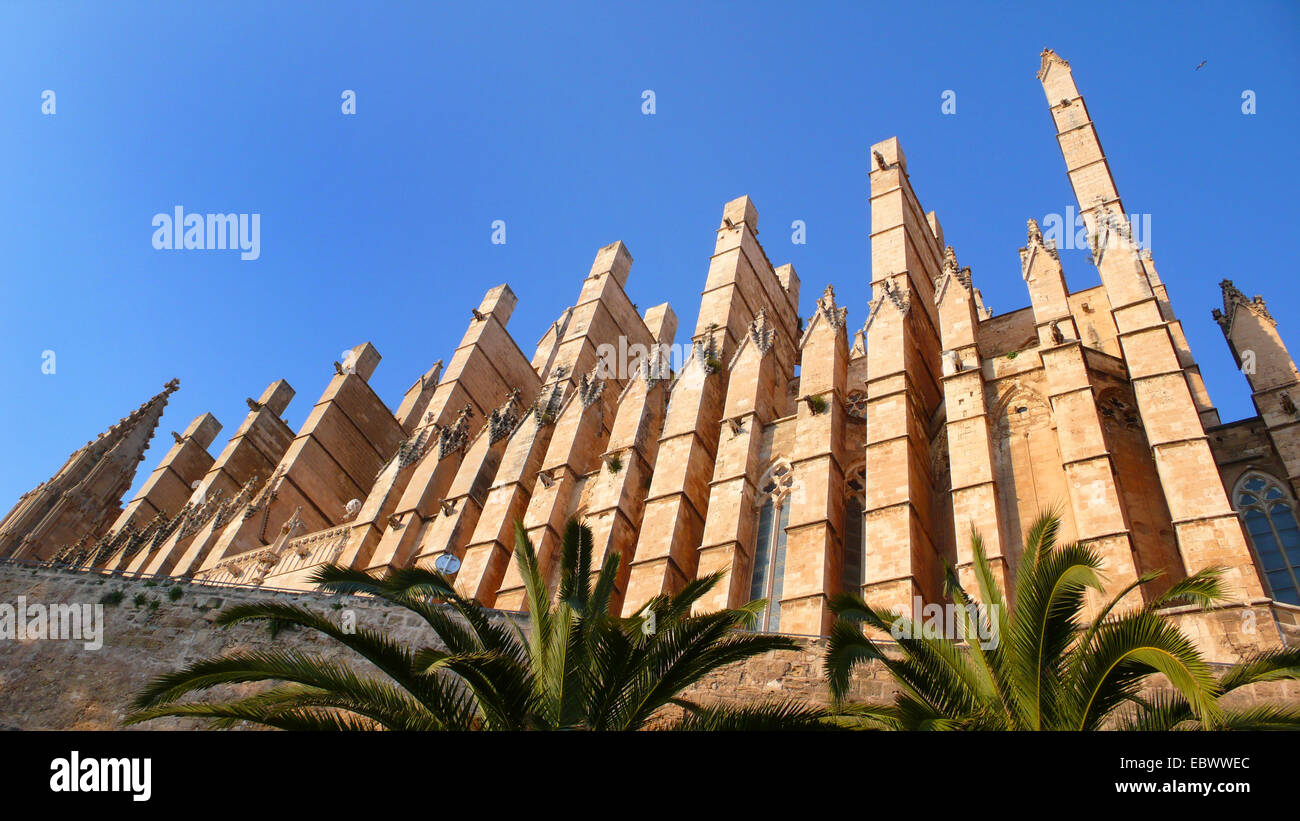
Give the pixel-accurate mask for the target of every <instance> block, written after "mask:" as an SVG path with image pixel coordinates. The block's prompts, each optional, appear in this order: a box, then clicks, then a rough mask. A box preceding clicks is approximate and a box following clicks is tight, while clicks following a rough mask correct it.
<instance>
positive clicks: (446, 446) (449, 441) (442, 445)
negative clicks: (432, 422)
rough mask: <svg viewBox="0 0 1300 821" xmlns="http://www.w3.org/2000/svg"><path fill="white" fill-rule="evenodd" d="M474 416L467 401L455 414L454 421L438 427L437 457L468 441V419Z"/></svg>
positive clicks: (459, 447) (456, 448)
mask: <svg viewBox="0 0 1300 821" xmlns="http://www.w3.org/2000/svg"><path fill="white" fill-rule="evenodd" d="M473 417H474V406H473V405H470V404H469V403H468V402H467V403H465V407H463V408H461V410H460V413H459V414H457V415H456V421H455V422H452V423H451V424H450V425H448V426H446V427H443V428H439V429H438V458H439V459H442V458H444V457H445V456H447V454H449V453H454V452H456V451H458V450H460V449H461V448H463V447H464V446H465V443H466V442H468V441H469V420H470V419H472V418H473Z"/></svg>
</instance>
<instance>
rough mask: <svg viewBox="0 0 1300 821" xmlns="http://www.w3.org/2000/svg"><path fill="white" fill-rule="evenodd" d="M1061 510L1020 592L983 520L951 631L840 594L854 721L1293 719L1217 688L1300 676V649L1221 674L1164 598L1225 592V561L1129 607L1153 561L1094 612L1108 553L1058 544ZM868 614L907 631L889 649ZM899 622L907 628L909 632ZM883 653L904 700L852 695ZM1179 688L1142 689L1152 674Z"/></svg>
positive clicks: (1133, 725)
mask: <svg viewBox="0 0 1300 821" xmlns="http://www.w3.org/2000/svg"><path fill="white" fill-rule="evenodd" d="M1059 527H1060V519H1059V518H1058V517H1057V516H1055V515H1052V514H1043V515H1042V516H1040V517H1039V519H1038V520H1037V521H1036V522H1035V523H1034V525H1033V527H1032V528H1031V529H1030V531H1029V533H1028V534H1027V536H1026V539H1025V552H1024V557H1023V560H1022V562H1021V564H1020V567H1019V569H1018V572H1017V579H1016V587H1015V606H1014V607H1008V605H1007V604H1006V602H1005V601H1004V600H1003V597H1002V594H1001V592H1000V591H999V589H998V587H997V585H996V583H995V581H994V577H993V572H992V570H991V569H990V567H989V562H988V559H987V557H986V556H985V554H984V546H983V543H982V542H981V540H980V537H979V534H978V533H975V532H974V531H972V533H971V548H972V553H973V554H974V562H973V569H974V574H975V578H976V581H977V583H978V586H979V596H980V600H979V602H976V601H975V600H974V599H973V598H972V597H971V596H970V595H969V594H968V593H967V592H966V590H964V589H963V588H962V586H961V584H960V582H959V581H958V578H957V575H956V573H955V571H954V570H953V569H952V567H949V568H948V571H947V583H946V589H947V591H948V593H949V595H950V596H951V597H952V600H953V602H954V604H955V605H957V607H956V616H955V618H954V623H955V625H956V627H957V632H958V635H957V636H956V637H955V638H944V637H939V636H936V635H933V632H934V631H927V630H926V629H924V627H923V626H916V627H915V628H914V626H913V625H912V624H911V622H910V621H909V620H908V619H906V618H904V617H902V616H899V615H897V614H895V613H892V612H888V611H884V610H880V609H877V608H874V607H872V606H870V605H868V604H866V603H865V602H864V601H863V600H862V599H861V598H860V597H859V596H856V595H841V596H838V597H836V598H835V599H833V600H832V602H831V609H832V611H833V612H834V613H835V614H836V616H837V619H836V622H835V624H834V626H833V627H832V631H831V636H830V640H829V642H828V647H827V655H826V662H825V665H826V672H827V676H828V678H829V679H830V688H831V695H832V698H833V700H834V702H835V703H836V704H837V705H838V707H839V711H840V713H841V714H842V715H844V716H847V717H848V719H847V720H848V721H849V722H850V723H855V724H858V725H860V726H870V727H883V728H887V729H925V730H953V729H975V730H1097V729H1102V728H1105V727H1115V728H1121V729H1152V730H1155V729H1159V730H1166V729H1295V728H1297V727H1300V710H1297V709H1296V708H1293V707H1279V706H1263V707H1255V708H1252V709H1249V710H1239V711H1234V710H1228V709H1225V708H1224V707H1222V706H1221V705H1220V704H1219V701H1218V700H1219V697H1220V696H1222V695H1224V694H1225V693H1228V692H1230V691H1232V690H1235V689H1237V688H1238V687H1242V686H1244V685H1247V684H1252V683H1255V682H1261V681H1274V680H1279V679H1295V678H1300V650H1297V649H1288V650H1272V651H1268V652H1263V653H1259V654H1257V655H1255V656H1254V657H1252V658H1250V659H1248V660H1246V661H1244V662H1242V663H1240V664H1237V665H1234V666H1233V667H1231V668H1230V669H1229V670H1228V671H1227V672H1226V673H1224V674H1222V675H1220V676H1218V677H1216V676H1215V675H1214V673H1213V671H1212V669H1211V667H1210V665H1209V664H1207V663H1206V662H1205V660H1204V659H1203V658H1202V657H1201V654H1200V653H1199V652H1198V651H1197V650H1196V648H1195V646H1193V644H1192V642H1191V641H1190V640H1188V639H1187V637H1185V636H1184V635H1183V634H1182V633H1181V632H1179V630H1178V629H1177V628H1176V627H1175V626H1174V625H1173V624H1172V623H1171V622H1170V621H1169V620H1167V619H1165V618H1164V617H1163V616H1161V615H1160V614H1159V613H1157V612H1156V610H1157V609H1158V608H1160V607H1163V606H1166V605H1168V604H1170V603H1171V602H1175V601H1184V602H1190V603H1196V604H1201V605H1207V604H1212V603H1213V602H1216V601H1219V600H1221V599H1223V598H1224V591H1223V588H1222V586H1221V583H1220V580H1219V579H1220V574H1221V571H1220V570H1219V569H1217V568H1212V569H1208V570H1203V571H1201V572H1198V573H1195V574H1193V575H1191V576H1189V577H1188V578H1186V579H1183V580H1182V581H1180V582H1178V583H1176V584H1174V585H1172V586H1171V587H1170V588H1169V590H1168V591H1167V592H1165V593H1164V594H1162V595H1159V596H1156V597H1154V598H1152V599H1151V600H1150V601H1148V602H1147V603H1146V604H1145V605H1144V606H1143V607H1141V608H1140V609H1127V610H1124V611H1123V612H1120V611H1121V608H1119V606H1118V605H1119V603H1120V601H1121V600H1122V599H1124V598H1125V596H1127V595H1128V594H1129V593H1131V592H1133V591H1134V590H1137V589H1138V588H1140V587H1141V586H1143V585H1146V584H1148V583H1150V582H1151V581H1153V580H1155V579H1156V578H1158V577H1159V575H1160V574H1158V573H1149V574H1145V575H1143V576H1142V577H1141V578H1139V579H1137V580H1136V581H1134V582H1133V583H1132V584H1130V585H1128V586H1127V587H1125V588H1124V589H1123V590H1120V591H1119V592H1118V593H1116V594H1115V596H1114V597H1113V598H1112V599H1111V600H1110V602H1109V603H1108V604H1106V605H1105V606H1104V607H1103V608H1102V609H1101V611H1100V612H1099V613H1098V614H1097V616H1096V617H1095V618H1094V619H1093V620H1092V621H1091V623H1087V624H1085V623H1084V621H1083V619H1082V618H1081V616H1082V611H1083V608H1084V596H1085V592H1086V590H1087V589H1088V588H1092V589H1094V590H1097V591H1100V590H1102V583H1101V579H1100V576H1099V570H1100V568H1101V558H1100V556H1099V555H1098V553H1097V552H1096V551H1094V550H1092V549H1091V548H1089V547H1084V546H1080V545H1077V544H1065V545H1057V544H1056V536H1057V530H1058V528H1059ZM864 625H865V626H866V627H869V628H874V629H876V630H881V631H884V632H886V633H890V634H891V635H893V636H895V637H898V638H897V642H898V650H899V651H901V652H896V653H892V654H890V653H887V652H886V651H885V649H884V648H883V647H882V646H881V645H880V644H879V643H877V642H876V641H873V640H872V639H871V638H869V637H868V636H867V635H866V634H865V633H864V630H863V627H864ZM899 636H901V637H899ZM871 661H878V662H880V663H881V664H883V665H884V666H885V667H886V668H887V669H888V670H889V672H890V674H891V675H892V677H893V679H894V680H895V682H896V683H897V684H898V686H899V691H898V693H897V694H896V696H895V699H894V702H893V703H892V704H890V705H886V706H881V707H876V706H871V705H859V704H852V705H850V704H845V703H844V701H843V700H844V698H845V696H846V694H847V692H848V685H849V677H850V674H851V673H852V670H853V668H854V667H856V666H857V665H859V664H863V663H866V662H871ZM1157 673H1158V674H1163V675H1164V676H1165V678H1166V679H1167V681H1168V683H1169V684H1170V685H1172V687H1173V692H1165V691H1158V693H1157V694H1156V695H1154V696H1151V697H1144V696H1143V695H1142V694H1141V690H1142V687H1143V685H1144V684H1145V683H1146V682H1147V681H1148V679H1149V678H1150V677H1151V676H1153V675H1155V674H1157Z"/></svg>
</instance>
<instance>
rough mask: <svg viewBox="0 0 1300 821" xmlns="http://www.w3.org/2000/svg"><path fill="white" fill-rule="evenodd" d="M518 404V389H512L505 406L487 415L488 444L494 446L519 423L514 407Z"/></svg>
mask: <svg viewBox="0 0 1300 821" xmlns="http://www.w3.org/2000/svg"><path fill="white" fill-rule="evenodd" d="M518 402H519V389H518V388H512V389H511V390H510V395H509V396H507V397H506V401H505V404H503V405H502V406H501V407H499V408H496V409H495V410H493V411H492V412H491V413H489V414H488V421H487V424H488V444H492V445H495V444H496V443H497V442H500V441H501V440H502V439H504V438H505V437H506V436H509V435H510V432H511V431H512V430H514V428H515V425H516V424H517V423H518V422H519V417H518V415H517V414H516V413H515V406H516V405H517V403H518Z"/></svg>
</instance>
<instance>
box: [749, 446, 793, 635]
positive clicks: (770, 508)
mask: <svg viewBox="0 0 1300 821" xmlns="http://www.w3.org/2000/svg"><path fill="white" fill-rule="evenodd" d="M793 486H794V473H793V471H792V470H791V469H790V464H789V463H788V462H785V461H781V462H777V463H776V464H775V465H773V466H772V467H771V468H769V469H768V471H767V475H765V476H764V477H763V481H762V482H760V483H759V486H758V492H759V494H760V495H759V502H760V503H759V508H758V527H757V528H756V530H757V534H758V535H757V537H756V538H755V540H754V572H753V575H752V576H751V578H750V585H749V600H750V601H753V600H754V599H767V606H766V607H764V608H763V612H762V613H761V614H759V619H758V629H759V630H760V631H763V632H771V633H775V632H777V631H779V630H780V629H781V593H782V589H783V587H784V584H783V583H784V581H785V528H786V525H788V524H789V523H790V505H789V504H788V497H789V495H790V488H792V487H793Z"/></svg>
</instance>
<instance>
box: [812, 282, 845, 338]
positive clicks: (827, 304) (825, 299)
mask: <svg viewBox="0 0 1300 821" xmlns="http://www.w3.org/2000/svg"><path fill="white" fill-rule="evenodd" d="M817 310H818V311H820V312H821V315H822V318H823V319H825V320H826V321H827V322H829V323H830V325H831V327H832V328H834V329H836V330H839V329H840V328H843V327H844V320H845V318H846V317H847V316H848V315H849V309H848V308H840V307H838V306H836V304H835V288H834V287H832V286H830V285H827V286H826V290H825V291H823V292H822V297H821V299H819V300H817Z"/></svg>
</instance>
